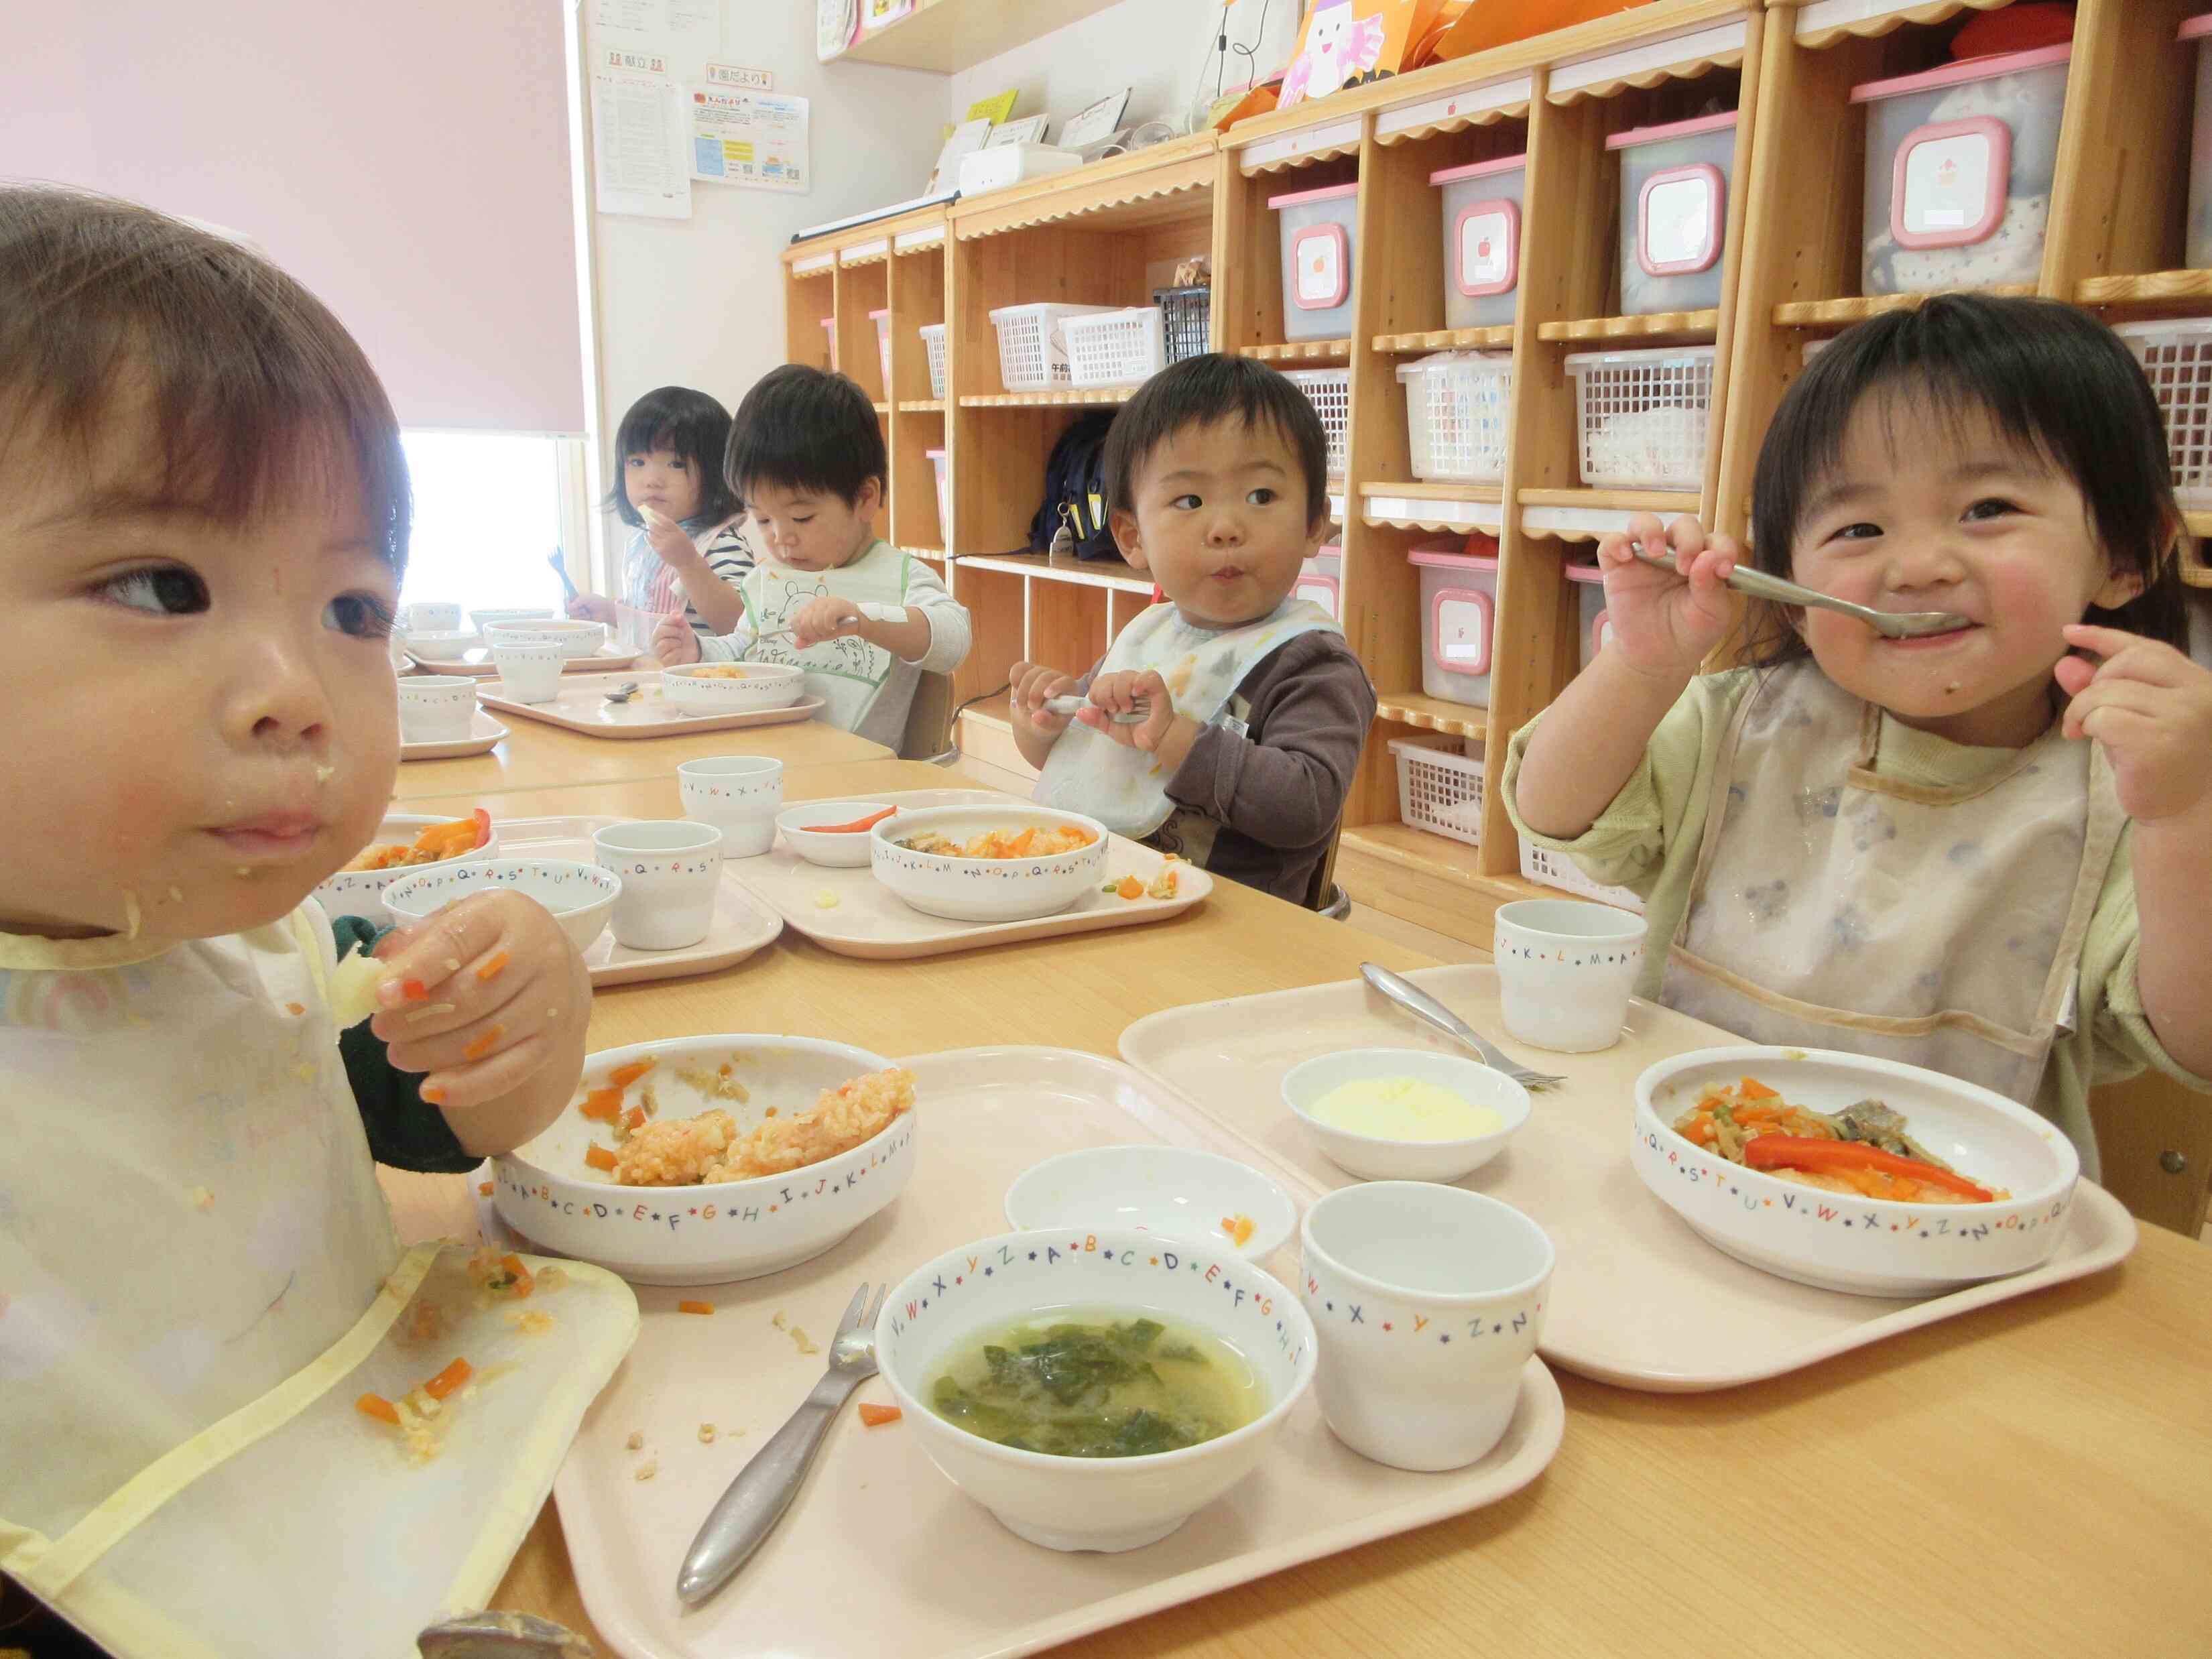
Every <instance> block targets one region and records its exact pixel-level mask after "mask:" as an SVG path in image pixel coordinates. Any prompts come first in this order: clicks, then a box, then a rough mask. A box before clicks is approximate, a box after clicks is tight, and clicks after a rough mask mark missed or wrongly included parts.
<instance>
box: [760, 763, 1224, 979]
mask: <svg viewBox="0 0 2212 1659" xmlns="http://www.w3.org/2000/svg"><path fill="white" fill-rule="evenodd" d="M776 829H777V834H776V839H775V844H774V845H773V846H772V847H770V848H769V851H768V852H766V853H764V854H760V855H758V856H757V857H754V858H747V859H738V860H733V861H732V866H731V867H732V869H733V870H734V871H735V872H737V876H738V880H740V881H742V882H744V884H745V885H746V886H747V887H749V888H750V889H751V890H752V891H753V893H754V894H755V895H756V896H757V897H759V898H760V899H761V901H762V902H764V903H766V904H767V905H769V907H770V908H773V909H775V911H776V912H777V914H779V915H781V916H782V917H783V919H784V920H785V921H787V923H789V924H790V926H791V927H793V928H795V929H797V930H798V931H799V933H804V934H805V935H806V936H807V937H808V938H809V939H813V940H814V941H815V942H816V943H817V944H818V945H822V946H823V947H824V948H825V949H828V950H830V951H836V952H837V953H838V954H839V955H840V956H848V957H869V958H874V959H878V960H885V961H890V960H901V959H904V958H908V957H928V956H939V955H942V954H944V953H945V952H947V951H967V950H972V949H975V947H977V946H979V945H1002V944H1006V943H1008V942H1010V941H1012V940H1015V939H1050V938H1054V937H1056V936H1058V935H1060V934H1065V933H1092V932H1096V931H1097V930H1098V929H1101V928H1107V927H1134V926H1138V925H1139V924H1142V923H1145V922H1151V921H1164V920H1165V919H1166V918H1168V917H1170V916H1175V915H1181V914H1182V912H1183V911H1185V910H1188V909H1189V908H1191V907H1192V906H1194V905H1195V904H1198V903H1200V902H1202V901H1203V900H1204V899H1205V898H1206V896H1207V895H1208V894H1209V893H1211V892H1212V890H1213V878H1212V877H1211V876H1209V875H1207V874H1206V872H1205V871H1203V870H1200V869H1199V868H1197V867H1196V866H1193V865H1189V864H1186V863H1184V862H1182V860H1177V859H1175V858H1172V857H1170V856H1169V855H1167V854H1161V853H1157V852H1154V851H1153V850H1152V848H1149V847H1146V846H1144V845H1142V844H1141V843H1139V842H1133V841H1127V840H1125V839H1123V838H1122V837H1121V836H1115V835H1111V834H1109V833H1108V831H1107V830H1106V829H1105V828H1104V826H1103V825H1102V824H1099V823H1096V822H1095V821H1093V820H1091V819H1089V818H1085V817H1080V816H1079V815H1077V814H1075V813H1071V812H1060V811H1054V810H1052V809H1050V808H1046V807H1040V806H1034V805H1030V803H1029V802H1027V801H1024V800H1021V799H1017V798H1015V797H1013V796H1011V795H1004V794H999V793H994V792H991V791H945V790H934V789H932V790H921V791H891V792H888V793H884V794H881V795H879V796H877V797H875V798H873V799H868V800H858V799H838V800H823V801H808V802H806V803H805V804H804V805H800V806H795V807H787V808H786V809H785V810H784V811H782V812H781V814H780V815H779V816H778V817H777V820H776Z"/></svg>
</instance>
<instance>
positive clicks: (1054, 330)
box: [991, 305, 1115, 392]
mask: <svg viewBox="0 0 2212 1659" xmlns="http://www.w3.org/2000/svg"><path fill="white" fill-rule="evenodd" d="M1114 309H1115V307H1112V306H1063V305H1029V306H1000V307H999V308H998V309H997V310H996V311H994V312H993V313H991V325H992V326H993V327H994V328H995V329H997V330H998V331H999V381H1000V385H1002V386H1005V387H1006V390H1007V391H1009V392H1049V391H1051V390H1052V389H1053V388H1054V386H1073V384H1074V383H1075V382H1074V380H1073V379H1072V378H1071V371H1070V369H1069V368H1068V362H1067V331H1066V322H1067V319H1069V318H1070V317H1095V316H1097V314H1098V313H1100V312H1102V311H1112V310H1114Z"/></svg>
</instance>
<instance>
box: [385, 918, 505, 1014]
mask: <svg viewBox="0 0 2212 1659" xmlns="http://www.w3.org/2000/svg"><path fill="white" fill-rule="evenodd" d="M514 897H515V896H514V895H513V894H511V893H477V894H475V895H473V896H471V897H468V898H465V899H462V900H460V901H459V902H458V903H453V904H449V905H447V907H446V908H444V909H442V910H440V911H439V912H437V914H436V915H433V916H431V917H429V918H428V920H427V921H420V922H417V923H416V924H415V925H414V926H412V927H401V928H397V929H395V930H393V932H392V933H389V934H387V935H386V937H385V938H384V939H383V940H381V941H380V943H379V944H378V945H377V947H376V956H377V960H378V961H380V962H381V963H384V965H385V967H386V969H389V970H390V971H389V972H388V973H387V974H386V978H385V982H384V984H383V986H382V987H380V989H379V991H378V993H377V1000H378V1002H379V1004H380V1006H383V1007H385V1008H405V1007H407V1006H410V1005H411V1004H415V1003H421V1002H428V1001H435V1000H440V999H439V998H437V997H436V996H435V995H434V993H436V992H438V991H439V990H440V989H441V987H445V986H446V985H447V981H451V980H452V979H453V976H454V975H457V974H461V973H463V972H465V971H468V972H469V973H470V977H469V979H468V981H466V983H468V984H471V985H473V984H478V983H483V982H484V981H477V979H476V978H475V976H474V974H473V971H471V970H473V969H475V968H477V967H479V966H481V965H482V964H483V963H485V962H487V961H489V959H490V957H492V955H493V953H494V952H495V951H498V950H500V949H501V946H502V945H505V944H506V943H507V937H506V936H507V923H506V921H505V919H504V918H503V917H502V916H501V909H502V908H504V907H503V906H502V904H501V901H502V900H512V899H513V898H514ZM498 977H499V975H495V976H494V978H493V981H491V982H496V981H497V979H498ZM456 988H460V987H456ZM444 1000H451V999H450V998H447V999H444Z"/></svg>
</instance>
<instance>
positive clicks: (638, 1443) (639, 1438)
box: [623, 1429, 645, 1451]
mask: <svg viewBox="0 0 2212 1659" xmlns="http://www.w3.org/2000/svg"><path fill="white" fill-rule="evenodd" d="M623 1444H624V1445H625V1446H628V1447H629V1449H631V1450H632V1451H643V1450H644V1449H645V1431H644V1430H643V1429H632V1430H631V1431H629V1439H627V1440H625V1441H623Z"/></svg>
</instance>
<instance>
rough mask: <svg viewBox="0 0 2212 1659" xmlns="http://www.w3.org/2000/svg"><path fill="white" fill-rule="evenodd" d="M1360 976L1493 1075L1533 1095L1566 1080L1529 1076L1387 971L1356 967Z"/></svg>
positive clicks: (1410, 983)
mask: <svg viewBox="0 0 2212 1659" xmlns="http://www.w3.org/2000/svg"><path fill="white" fill-rule="evenodd" d="M1359 976H1360V978H1362V979H1364V980H1365V981H1367V982H1368V983H1369V984H1370V985H1371V986H1373V987H1375V988H1376V990H1378V991H1380V992H1381V993H1382V994H1383V995H1384V996H1386V997H1388V998H1389V999H1390V1000H1391V1001H1393V1002H1395V1003H1396V1004H1397V1005H1398V1006H1400V1007H1401V1008H1403V1009H1404V1010H1405V1011H1406V1012H1407V1013H1409V1014H1411V1015H1413V1018H1416V1019H1419V1020H1422V1021H1425V1022H1426V1023H1427V1024H1431V1025H1433V1026H1435V1027H1436V1028H1437V1030H1439V1031H1442V1032H1443V1034H1444V1035H1445V1036H1448V1037H1450V1038H1452V1039H1453V1040H1455V1042H1463V1043H1465V1044H1466V1045H1467V1046H1468V1048H1472V1049H1474V1052H1475V1054H1477V1055H1478V1056H1479V1057H1480V1059H1481V1061H1482V1063H1483V1064H1484V1065H1486V1066H1489V1067H1490V1069H1491V1070H1492V1071H1493V1072H1503V1073H1505V1075H1506V1076H1508V1077H1510V1078H1511V1079H1513V1080H1514V1081H1515V1082H1516V1083H1517V1084H1519V1085H1521V1086H1522V1088H1524V1089H1527V1090H1528V1091H1531V1092H1534V1091H1536V1090H1538V1089H1549V1088H1551V1087H1553V1085H1556V1084H1561V1083H1565V1081H1566V1079H1565V1078H1563V1077H1554V1076H1553V1075H1552V1073H1549V1072H1532V1071H1530V1070H1529V1069H1528V1067H1527V1066H1522V1065H1521V1064H1519V1063H1518V1062H1516V1061H1515V1060H1512V1059H1511V1058H1510V1056H1508V1055H1507V1054H1505V1053H1504V1050H1502V1049H1500V1048H1497V1047H1495V1046H1494V1045H1493V1044H1492V1043H1491V1042H1487V1041H1486V1039H1485V1038H1484V1037H1483V1036H1481V1034H1480V1032H1478V1031H1477V1030H1475V1029H1474V1027H1473V1026H1472V1025H1470V1024H1468V1023H1467V1022H1466V1021H1465V1020H1463V1019H1462V1018H1460V1017H1459V1016H1458V1015H1457V1014H1455V1013H1454V1012H1452V1011H1451V1010H1450V1009H1449V1008H1447V1007H1445V1006H1443V1003H1441V1002H1438V1001H1437V1000H1436V999H1435V998H1434V997H1432V996H1431V995H1430V994H1428V993H1427V992H1426V991H1424V990H1423V989H1421V987H1419V986H1418V985H1416V984H1414V983H1413V981H1411V980H1408V979H1405V978H1402V977H1401V976H1400V975H1396V974H1394V973H1392V972H1391V971H1390V970H1389V969H1388V968H1383V967H1378V966H1376V964H1375V963H1371V962H1363V963H1360V964H1359Z"/></svg>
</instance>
